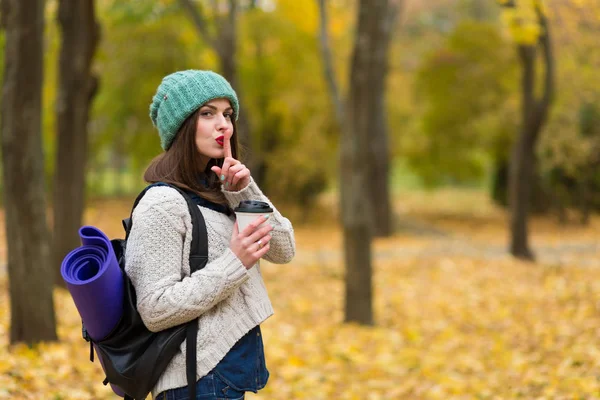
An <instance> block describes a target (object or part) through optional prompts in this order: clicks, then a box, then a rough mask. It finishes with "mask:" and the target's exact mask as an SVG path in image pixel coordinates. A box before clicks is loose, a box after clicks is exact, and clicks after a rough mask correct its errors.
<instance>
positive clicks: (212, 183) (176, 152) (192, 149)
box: [144, 108, 239, 205]
mask: <svg viewBox="0 0 600 400" xmlns="http://www.w3.org/2000/svg"><path fill="white" fill-rule="evenodd" d="M199 116H200V108H198V109H197V110H196V111H195V112H194V113H193V114H192V115H190V116H189V117H188V118H187V119H186V120H185V121H184V122H183V124H182V125H181V128H179V131H178V132H177V134H176V135H175V139H174V140H173V143H172V144H171V147H169V149H168V150H167V151H165V152H164V153H162V154H160V155H158V156H157V157H155V158H154V159H153V160H152V162H151V163H150V165H149V166H148V168H147V169H146V172H145V173H144V180H145V181H146V182H148V183H156V182H165V183H170V184H172V185H175V186H178V187H180V188H182V189H185V190H190V191H192V192H194V193H196V194H198V196H200V197H203V198H205V199H206V200H209V201H212V202H214V203H217V204H225V205H227V201H226V199H225V196H224V195H223V193H222V192H221V183H220V182H219V179H218V177H217V175H216V174H215V173H214V172H213V171H211V170H210V168H211V167H213V166H215V165H217V166H219V167H221V166H222V165H223V159H222V158H219V159H214V158H213V159H210V161H209V162H208V165H206V168H205V169H204V170H202V165H201V155H200V153H199V152H198V148H197V147H196V124H197V120H198V118H199ZM232 123H233V135H232V136H231V155H232V156H233V158H235V159H238V154H239V153H238V148H239V144H238V135H237V127H236V124H235V120H233V119H232ZM203 181H205V182H206V186H205V185H204V184H203Z"/></svg>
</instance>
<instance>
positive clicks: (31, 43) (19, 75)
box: [0, 0, 57, 344]
mask: <svg viewBox="0 0 600 400" xmlns="http://www.w3.org/2000/svg"><path fill="white" fill-rule="evenodd" d="M2 1H3V4H2V12H3V17H2V18H3V23H4V24H5V26H4V27H5V30H6V44H5V49H4V50H5V55H4V60H5V70H4V82H3V87H2V106H1V107H2V109H1V122H0V129H1V131H2V165H3V179H4V205H5V214H6V239H7V247H8V249H7V250H8V278H9V283H10V285H9V286H10V315H11V321H10V342H11V343H16V342H25V343H28V344H32V343H35V342H39V341H47V340H56V339H57V336H56V322H55V316H54V303H53V299H52V289H53V285H52V282H53V274H52V269H51V262H49V261H50V257H49V256H50V249H49V238H48V226H47V222H46V197H45V193H44V159H43V153H42V131H41V114H42V83H43V65H44V62H43V61H44V60H43V37H44V36H43V35H44V1H43V0H2Z"/></svg>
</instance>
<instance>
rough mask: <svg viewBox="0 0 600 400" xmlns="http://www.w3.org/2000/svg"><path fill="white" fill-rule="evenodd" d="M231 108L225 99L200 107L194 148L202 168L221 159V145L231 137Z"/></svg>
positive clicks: (222, 153)
mask: <svg viewBox="0 0 600 400" xmlns="http://www.w3.org/2000/svg"><path fill="white" fill-rule="evenodd" d="M232 119H233V108H232V107H231V104H230V103H229V100H227V99H214V100H211V101H209V102H208V103H206V104H204V105H203V106H202V107H200V112H199V115H198V120H197V122H196V147H197V149H198V152H199V153H200V154H201V155H202V156H203V160H202V161H203V163H204V166H206V165H207V164H208V161H209V160H210V159H211V158H223V157H224V151H223V143H224V142H225V141H226V140H229V139H231V136H232V135H233V122H232Z"/></svg>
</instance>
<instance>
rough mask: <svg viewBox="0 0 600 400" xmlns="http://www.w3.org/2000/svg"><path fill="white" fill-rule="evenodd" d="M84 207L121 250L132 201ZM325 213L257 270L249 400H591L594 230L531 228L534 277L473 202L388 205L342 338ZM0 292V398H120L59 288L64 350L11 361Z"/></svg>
mask: <svg viewBox="0 0 600 400" xmlns="http://www.w3.org/2000/svg"><path fill="white" fill-rule="evenodd" d="M90 204H91V205H90V207H89V208H88V210H87V212H86V223H88V224H92V225H95V226H97V227H99V228H100V229H102V230H103V231H104V232H105V233H107V234H108V236H109V237H120V236H122V234H121V232H122V228H121V223H120V219H121V218H123V217H125V216H127V214H128V212H129V207H130V200H102V201H100V200H98V201H92V202H90ZM334 204H335V201H334V199H332V198H327V197H324V199H323V201H322V202H321V205H320V207H319V208H318V209H317V210H316V211H313V212H312V213H311V214H310V215H309V216H308V217H306V216H305V217H304V218H303V219H300V218H298V216H299V215H301V213H300V212H294V210H293V209H292V208H290V212H289V214H290V215H293V216H294V218H293V220H294V222H295V223H294V226H295V233H296V242H297V255H296V258H295V259H294V260H293V261H292V263H291V264H288V265H273V264H269V263H267V262H265V261H263V262H261V271H262V273H263V275H264V279H265V282H266V285H267V288H268V290H269V295H270V297H271V301H272V303H273V305H274V308H275V315H274V316H273V317H271V318H270V319H269V320H267V321H266V322H265V323H264V324H263V326H262V330H263V335H264V341H265V351H266V358H267V366H268V368H269V370H270V372H271V377H270V380H269V383H268V385H267V387H266V388H265V389H264V390H262V391H261V392H260V393H259V394H258V395H254V394H249V395H248V396H247V398H248V399H261V398H262V399H282V400H283V399H286V400H287V399H370V400H377V399H513V398H515V399H517V398H519V399H595V398H600V312H599V311H600V268H599V266H600V217H594V218H593V219H592V221H591V223H590V224H589V225H587V226H582V225H579V224H577V223H571V224H567V225H561V224H559V223H558V222H557V221H556V218H554V217H534V218H532V221H531V226H530V231H531V238H530V240H531V245H532V246H531V247H532V250H533V251H534V252H535V254H536V256H537V262H536V263H529V262H522V261H518V260H515V259H513V258H512V257H510V255H509V254H508V253H507V251H506V248H507V242H508V232H507V219H506V218H507V216H506V214H505V212H504V211H503V210H500V209H498V208H497V207H494V206H493V205H492V204H490V203H489V201H488V200H486V198H485V194H484V193H481V192H477V191H464V190H462V191H457V190H446V191H444V190H438V191H435V192H411V193H403V194H401V195H398V196H397V197H396V199H395V213H396V225H395V228H396V234H395V235H394V236H392V237H390V238H384V239H377V240H375V241H374V243H373V256H374V257H373V271H374V274H373V288H374V299H373V300H374V315H375V318H374V319H375V324H374V326H359V325H356V324H350V323H344V315H343V310H344V281H343V279H344V269H343V256H342V253H341V248H342V235H341V232H340V229H339V225H338V224H337V223H336V207H335V206H334ZM280 208H281V209H285V207H280ZM0 222H1V220H0ZM0 232H2V234H4V229H0ZM4 242H5V241H4V238H2V237H0V261H1V262H2V264H5V258H6V256H5V244H4ZM7 286H8V283H7V277H6V273H5V272H0V399H54V400H59V399H65V400H66V399H112V398H116V396H115V395H113V394H112V392H111V390H110V389H109V388H106V387H104V386H103V385H102V384H101V382H102V380H103V378H104V376H103V374H102V371H101V368H100V366H99V364H98V363H97V362H96V363H90V362H89V358H88V356H89V354H88V352H89V348H88V345H87V343H86V342H84V341H83V339H81V329H80V319H79V315H78V313H77V310H76V308H75V306H74V305H73V302H72V300H71V298H70V295H69V293H68V292H67V291H65V290H63V289H56V291H55V304H56V309H57V320H58V327H57V330H58V335H59V338H60V342H59V343H44V344H41V345H38V346H35V347H33V348H28V347H26V346H22V345H17V346H8V332H9V329H8V324H9V320H10V316H9V304H8V301H9V299H8V290H7Z"/></svg>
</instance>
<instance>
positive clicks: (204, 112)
mask: <svg viewBox="0 0 600 400" xmlns="http://www.w3.org/2000/svg"><path fill="white" fill-rule="evenodd" d="M200 115H202V116H203V117H209V116H211V115H212V112H210V111H202V112H201V113H200Z"/></svg>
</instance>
